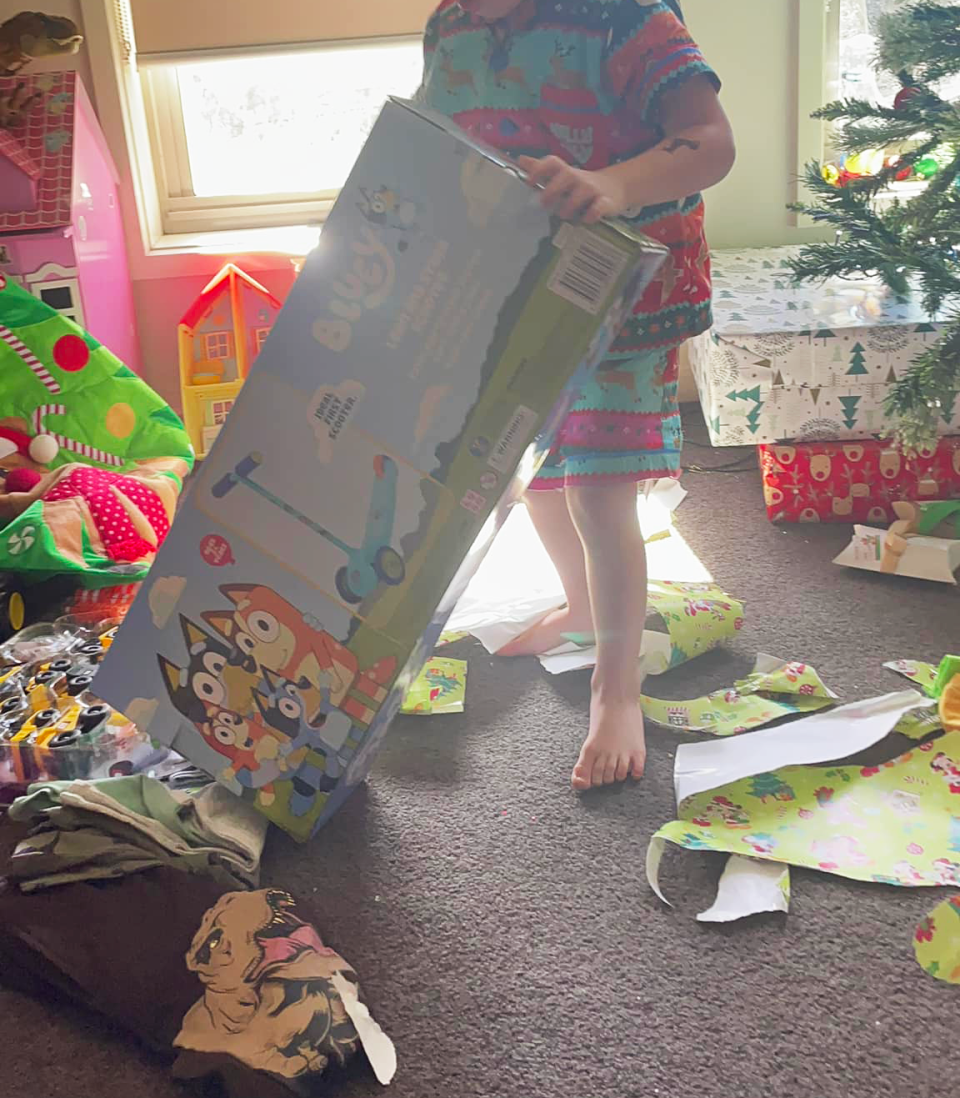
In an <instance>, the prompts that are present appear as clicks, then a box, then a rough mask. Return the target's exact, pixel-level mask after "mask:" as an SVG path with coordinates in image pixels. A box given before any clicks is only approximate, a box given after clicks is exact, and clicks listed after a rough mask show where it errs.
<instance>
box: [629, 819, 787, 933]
mask: <svg viewBox="0 0 960 1098" xmlns="http://www.w3.org/2000/svg"><path fill="white" fill-rule="evenodd" d="M666 847H667V841H666V839H661V838H657V837H654V838H653V839H651V840H650V845H649V846H648V847H647V866H646V868H647V881H648V883H649V885H650V887H651V888H652V889H653V891H654V892H655V893H656V894H657V896H658V897H659V898H660V899H661V900H662V901H663V902H664V903H665V904H666V905H667V907H673V904H672V903H671V902H670V901H669V900H668V899H667V897H666V896H665V895H664V893H663V889H662V888H661V886H660V864H661V862H662V861H663V854H664V851H665V850H666ZM789 909H790V867H789V866H788V865H784V864H783V863H781V862H767V861H763V860H761V859H759V858H746V857H744V856H743V855H741V854H731V855H730V857H729V858H728V859H727V864H726V865H725V866H724V870H723V874H722V875H721V877H720V880H719V882H718V884H717V897H716V899H715V900H714V902H713V903H712V904H711V905H710V907H709V908H708V909H707V910H706V911H704V912H702V913H701V914H699V915H698V916H697V921H698V922H701V923H732V922H734V921H735V920H737V919H745V918H746V917H747V916H748V915H759V914H761V913H763V912H765V911H788V910H789Z"/></svg>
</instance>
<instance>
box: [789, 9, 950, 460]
mask: <svg viewBox="0 0 960 1098" xmlns="http://www.w3.org/2000/svg"><path fill="white" fill-rule="evenodd" d="M876 63H877V65H878V67H880V68H882V69H885V70H887V71H888V72H890V73H893V74H894V75H895V76H896V78H897V81H898V82H899V85H900V90H899V92H898V93H897V96H896V98H895V100H894V102H893V104H892V105H891V106H885V105H882V104H878V103H872V102H868V101H867V100H864V99H842V100H838V101H836V102H833V103H829V104H827V106H825V107H823V108H821V109H820V110H819V111H818V112H817V115H816V116H817V117H818V118H823V119H826V120H827V121H829V122H832V123H834V126H835V144H836V145H837V147H838V148H844V149H846V150H847V151H848V157H847V160H846V163H845V165H844V166H843V167H840V166H837V165H834V164H820V163H817V162H814V163H811V164H809V165H808V166H807V170H806V178H805V182H806V185H807V187H808V188H809V191H810V192H811V194H812V196H813V198H812V200H811V201H810V202H809V203H799V204H797V205H796V206H795V207H794V209H796V210H797V211H799V212H801V213H804V214H806V215H807V216H809V217H810V218H812V219H813V220H814V221H815V222H816V223H818V224H820V225H825V226H832V227H833V228H834V229H835V230H836V239H835V240H834V241H833V242H832V243H823V244H811V245H808V246H806V247H805V248H803V249H802V250H801V252H800V253H799V254H798V256H797V257H796V258H795V259H794V260H793V262H792V266H793V271H794V275H795V277H796V278H797V279H798V280H817V281H822V280H823V279H824V278H829V277H832V276H838V275H839V276H849V275H856V274H863V275H877V276H879V277H880V278H881V279H882V280H883V281H884V282H885V283H886V285H887V286H888V287H889V288H890V289H891V291H893V292H894V293H895V294H898V295H905V294H907V293H909V292H911V290H913V291H914V292H918V293H919V294H920V295H921V301H922V304H923V307H924V309H926V310H927V311H928V312H929V313H930V314H931V316H933V315H934V314H938V313H939V312H940V310H941V309H944V310H945V315H943V316H941V317H939V319H940V320H941V321H942V322H943V327H942V330H941V333H940V338H939V340H937V341H936V342H933V343H931V344H930V345H928V346H927V347H926V348H925V349H924V350H923V352H922V353H921V354H920V355H918V356H917V358H915V359H914V360H913V362H912V363H911V365H910V367H909V369H908V370H907V371H906V372H905V373H903V374H902V376H901V377H900V379H899V380H898V381H897V382H896V384H895V385H894V386H893V388H892V389H891V392H890V395H889V397H888V399H887V408H886V410H887V413H888V415H889V416H890V417H891V420H893V421H896V424H897V427H896V431H897V435H898V437H899V440H900V442H901V444H902V445H903V446H904V448H905V449H907V450H912V449H915V448H917V447H921V446H924V445H928V444H930V443H931V442H932V441H933V440H934V438H935V437H936V433H937V426H938V422H939V420H940V418H941V416H942V415H944V413H945V410H946V409H947V408H950V407H952V406H953V403H954V401H955V399H956V395H957V392H958V390H960V103H958V102H950V101H949V99H948V98H946V97H945V96H947V92H946V91H945V90H944V85H945V83H947V82H949V81H950V80H951V78H956V77H957V76H958V75H960V4H951V3H943V2H939V0H918V2H917V3H912V4H910V5H909V6H907V7H904V8H901V9H899V10H897V11H895V12H892V13H889V14H886V15H884V16H882V17H881V19H880V23H879V35H878V49H877V61H876ZM941 93H943V96H944V97H942V96H941ZM907 179H913V180H924V181H925V182H924V184H923V185H922V186H921V187H915V188H913V191H912V193H911V194H910V195H909V196H907V197H902V198H901V197H896V190H897V186H898V184H901V185H902V183H903V182H904V181H905V180H907ZM891 192H893V195H894V197H892V198H891Z"/></svg>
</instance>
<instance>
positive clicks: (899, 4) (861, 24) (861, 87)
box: [839, 0, 960, 103]
mask: <svg viewBox="0 0 960 1098" xmlns="http://www.w3.org/2000/svg"><path fill="white" fill-rule="evenodd" d="M914 2H915V0H840V69H839V85H840V87H839V94H840V97H841V98H844V99H846V98H856V99H870V100H873V101H875V102H880V103H892V102H893V97H894V96H895V95H896V94H897V92H898V91H899V89H900V85H899V83H898V82H897V80H896V78H895V77H894V76H893V75H892V74H890V73H886V72H877V71H876V70H875V69H874V67H873V61H874V53H875V50H876V43H877V30H878V22H879V19H880V16H881V15H885V14H886V13H887V12H892V11H896V10H897V9H898V8H905V7H908V6H909V5H910V4H911V3H914ZM941 93H945V94H946V95H947V97H948V98H951V99H953V98H958V97H960V78H955V79H954V80H950V81H946V82H945V83H944V85H943V87H942V88H941Z"/></svg>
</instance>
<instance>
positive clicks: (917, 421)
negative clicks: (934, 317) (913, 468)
mask: <svg viewBox="0 0 960 1098" xmlns="http://www.w3.org/2000/svg"><path fill="white" fill-rule="evenodd" d="M958 393H960V314H958V315H954V316H953V317H952V318H951V320H950V321H949V322H948V324H947V327H946V330H945V331H944V333H943V335H942V336H941V338H940V340H939V341H938V342H937V343H936V344H934V345H933V346H930V347H927V348H926V349H925V350H924V351H922V352H921V353H920V354H919V355H918V356H917V357H916V358H915V359H914V360H913V362H912V363H911V364H910V369H909V370H908V371H907V373H905V374H904V375H903V377H901V378H900V380H899V381H898V382H896V384H895V385H894V386H893V389H892V390H891V392H890V395H889V396H888V397H887V406H886V410H887V414H888V415H890V416H892V417H893V418H895V419H897V420H898V421H899V422H898V427H897V438H898V440H899V441H900V444H901V445H902V446H903V448H904V449H905V450H907V451H908V452H909V451H913V450H919V449H923V447H925V446H929V445H930V443H931V441H932V439H934V438H935V437H936V434H937V429H938V427H939V422H940V418H941V416H943V415H944V413H945V410H946V409H947V408H948V407H950V408H952V407H953V404H954V401H956V400H957V399H958Z"/></svg>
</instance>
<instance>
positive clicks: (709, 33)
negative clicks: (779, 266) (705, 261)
mask: <svg viewBox="0 0 960 1098" xmlns="http://www.w3.org/2000/svg"><path fill="white" fill-rule="evenodd" d="M825 7H826V5H825V0H683V11H684V16H685V18H686V21H687V25H688V26H689V28H690V31H691V33H692V34H693V37H694V38H695V39H696V41H697V42H698V43H699V45H700V47H701V49H702V50H703V52H704V55H705V56H706V58H707V60H708V61H709V62H710V64H711V65H712V66H713V67H714V68H715V69H716V70H717V73H718V75H719V76H720V78H721V80H722V81H723V93H722V96H723V103H724V106H725V108H726V110H727V113H728V114H729V116H730V119H731V121H732V123H733V127H734V131H735V133H736V139H737V149H738V158H737V164H736V166H735V168H734V170H733V172H732V173H731V174H730V176H729V177H728V178H727V179H726V180H725V181H724V182H723V183H721V184H720V186H719V187H717V188H715V189H714V190H713V191H711V192H710V194H709V196H708V199H707V215H708V223H707V231H708V233H709V238H710V244H711V246H712V247H713V248H736V247H759V246H763V245H772V244H796V243H802V242H803V241H806V240H813V239H817V233H816V231H814V230H811V229H809V228H798V227H796V226H795V225H794V224H793V222H794V215H792V214H791V213H790V212H789V211H788V210H787V209H786V208H785V207H786V204H787V202H789V201H791V199H792V198H793V197H794V193H793V187H794V181H795V180H796V177H797V165H798V163H800V161H801V159H806V158H807V157H813V156H819V155H820V152H819V149H818V147H817V144H818V139H819V126H818V125H813V126H812V127H811V123H810V122H809V111H810V110H811V109H812V108H813V107H815V106H817V105H818V104H819V103H820V102H821V101H822V100H823V98H824V93H823V91H822V85H823V82H824V65H823V55H824V52H825V48H824V44H823V42H824V38H823V35H824V29H823V26H824V22H825V16H824V12H825ZM801 54H803V56H802V58H801ZM801 103H802V104H803V106H802V107H801ZM801 143H802V144H803V146H804V148H803V149H802V150H801V148H800V144H801ZM820 235H822V233H821V234H820Z"/></svg>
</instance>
